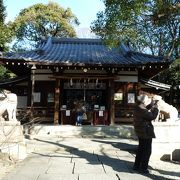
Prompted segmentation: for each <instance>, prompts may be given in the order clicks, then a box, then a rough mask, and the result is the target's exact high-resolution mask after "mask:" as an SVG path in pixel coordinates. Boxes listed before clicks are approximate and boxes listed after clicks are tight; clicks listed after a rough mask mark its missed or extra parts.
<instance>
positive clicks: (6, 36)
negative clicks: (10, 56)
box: [0, 0, 12, 52]
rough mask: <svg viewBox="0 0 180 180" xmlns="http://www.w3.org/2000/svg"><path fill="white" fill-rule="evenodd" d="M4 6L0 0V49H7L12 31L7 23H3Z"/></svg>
mask: <svg viewBox="0 0 180 180" xmlns="http://www.w3.org/2000/svg"><path fill="white" fill-rule="evenodd" d="M5 10H6V8H5V6H4V3H3V0H0V32H1V33H0V51H1V52H2V51H7V50H8V43H9V42H10V41H11V38H12V32H11V29H10V28H9V25H8V24H5V18H6V12H5Z"/></svg>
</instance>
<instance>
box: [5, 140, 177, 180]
mask: <svg viewBox="0 0 180 180" xmlns="http://www.w3.org/2000/svg"><path fill="white" fill-rule="evenodd" d="M29 142H30V143H31V145H33V147H34V148H32V149H33V151H32V152H29V156H28V158H26V159H25V160H24V161H23V162H22V163H20V164H19V165H18V166H17V167H16V168H15V169H14V170H13V171H12V172H11V173H10V174H9V175H7V176H6V177H4V178H3V180H89V179H90V180H101V179H102V180H106V179H107V180H131V179H132V180H146V179H147V180H148V179H153V180H156V179H157V180H164V179H169V180H173V179H177V180H178V179H179V180H180V164H173V163H171V162H163V161H160V160H156V161H154V160H153V158H152V160H150V170H151V173H150V175H148V176H146V175H142V174H139V173H137V172H134V171H133V170H132V166H133V162H134V159H135V157H134V151H135V148H136V145H137V142H132V141H131V140H128V139H84V138H63V139H62V138H59V139H58V138H50V137H49V138H46V137H44V138H43V137H42V138H41V139H36V140H31V141H29ZM49 145H51V146H49ZM29 146H30V145H29Z"/></svg>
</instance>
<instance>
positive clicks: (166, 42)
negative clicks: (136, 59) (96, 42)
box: [91, 0, 180, 57]
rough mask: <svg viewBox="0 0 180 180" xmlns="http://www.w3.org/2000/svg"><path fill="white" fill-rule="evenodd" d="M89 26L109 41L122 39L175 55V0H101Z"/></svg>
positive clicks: (154, 52)
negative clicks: (103, 7) (102, 5)
mask: <svg viewBox="0 0 180 180" xmlns="http://www.w3.org/2000/svg"><path fill="white" fill-rule="evenodd" d="M103 1H104V4H105V7H106V8H105V10H104V12H99V13H98V14H97V20H95V21H94V22H93V23H92V26H91V29H92V31H93V32H95V33H96V34H97V35H99V36H100V37H102V38H103V39H105V40H106V42H107V43H108V44H110V45H112V46H113V45H118V44H119V42H122V41H123V42H124V43H125V44H127V45H131V46H132V47H133V48H135V49H138V50H140V51H146V52H147V51H148V52H151V53H152V54H153V55H162V54H163V55H167V56H173V57H178V56H179V52H178V44H179V26H180V23H179V6H180V3H178V2H179V1H178V0H134V1H118V0H103Z"/></svg>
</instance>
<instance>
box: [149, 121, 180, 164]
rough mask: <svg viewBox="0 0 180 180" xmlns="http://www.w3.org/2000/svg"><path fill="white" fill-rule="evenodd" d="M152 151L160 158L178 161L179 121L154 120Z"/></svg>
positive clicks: (179, 155)
mask: <svg viewBox="0 0 180 180" xmlns="http://www.w3.org/2000/svg"><path fill="white" fill-rule="evenodd" d="M153 124H154V130H155V134H156V138H155V139H153V146H154V148H153V152H152V155H153V154H154V155H156V157H157V158H160V159H161V160H169V161H180V136H179V132H180V121H176V122H154V123H153Z"/></svg>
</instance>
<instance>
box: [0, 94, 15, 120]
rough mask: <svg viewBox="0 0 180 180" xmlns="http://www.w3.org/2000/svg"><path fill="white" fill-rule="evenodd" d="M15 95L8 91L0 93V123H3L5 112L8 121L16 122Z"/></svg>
mask: <svg viewBox="0 0 180 180" xmlns="http://www.w3.org/2000/svg"><path fill="white" fill-rule="evenodd" d="M16 109H17V95H16V94H14V93H10V92H8V91H3V92H2V93H0V121H4V120H5V119H4V117H3V116H4V114H5V113H6V112H7V115H8V116H7V119H8V120H9V121H17V119H16Z"/></svg>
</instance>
